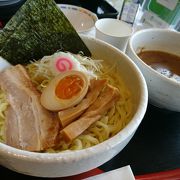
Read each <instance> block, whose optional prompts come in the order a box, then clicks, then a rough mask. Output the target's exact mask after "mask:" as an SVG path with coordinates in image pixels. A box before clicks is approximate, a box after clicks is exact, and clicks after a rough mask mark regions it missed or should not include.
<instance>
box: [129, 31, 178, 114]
mask: <svg viewBox="0 0 180 180" xmlns="http://www.w3.org/2000/svg"><path fill="white" fill-rule="evenodd" d="M142 48H143V50H160V51H165V52H169V53H172V54H176V55H179V56H180V33H179V32H176V31H172V30H165V29H146V30H141V31H138V32H136V33H135V34H133V35H132V36H131V38H130V40H129V43H128V47H127V50H126V53H127V55H128V56H129V57H130V58H131V59H132V60H133V61H134V62H135V63H136V64H137V65H138V67H139V68H140V70H141V71H142V73H143V75H144V77H145V79H146V82H147V86H148V92H149V100H150V103H152V104H153V105H155V106H157V107H160V108H164V109H168V110H172V111H178V112H180V82H178V81H176V80H173V79H170V78H168V77H166V76H164V75H162V74H160V73H158V72H157V71H155V70H154V69H152V68H151V67H150V66H148V65H147V64H146V63H144V62H143V61H142V60H141V59H140V58H139V57H138V56H137V54H136V53H137V52H138V51H140V49H142ZM179 68H180V67H179Z"/></svg>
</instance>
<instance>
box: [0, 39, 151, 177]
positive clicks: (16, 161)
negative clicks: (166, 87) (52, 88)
mask: <svg viewBox="0 0 180 180" xmlns="http://www.w3.org/2000/svg"><path fill="white" fill-rule="evenodd" d="M81 37H82V36H81ZM82 38H83V41H84V42H85V44H86V45H87V47H88V48H89V49H90V51H91V52H92V55H93V57H94V58H97V59H103V60H105V61H107V62H108V63H109V64H110V65H111V66H113V65H114V64H116V66H118V68H119V75H120V76H121V77H122V79H123V80H124V82H125V84H126V86H127V87H128V88H129V90H130V91H131V94H132V99H133V117H132V119H131V120H130V122H129V123H128V124H127V125H126V127H125V128H124V129H123V130H121V131H120V132H119V133H118V134H116V135H115V136H113V137H112V138H110V139H108V140H106V141H104V142H102V143H100V144H98V145H95V146H93V147H90V148H87V149H83V150H76V151H65V152H60V153H36V152H28V151H23V150H19V149H16V148H13V147H10V146H8V145H6V144H3V143H0V164H1V165H3V166H5V167H7V168H9V169H11V170H13V171H17V172H19V173H23V174H27V175H32V176H39V177H65V176H71V175H75V174H80V173H83V172H86V171H89V170H91V169H93V168H96V167H98V166H100V165H102V164H104V163H105V162H107V161H109V160H110V159H111V158H113V157H114V156H115V155H116V154H118V153H119V152H120V151H121V150H122V149H123V148H124V147H125V146H126V145H127V143H128V142H129V141H130V139H131V138H132V137H133V135H134V133H135V131H136V130H137V128H138V126H139V124H140V123H141V121H142V119H143V117H144V114H145V112H146V108H147V102H148V92H147V85H146V82H145V79H144V77H143V75H142V74H141V72H140V70H139V69H138V67H137V66H136V65H135V63H133V62H132V61H131V60H130V58H128V56H126V55H125V54H124V53H122V52H121V51H120V50H118V49H116V48H115V47H113V46H111V45H109V44H107V43H105V42H103V41H100V40H97V39H94V38H91V37H85V36H84V37H82Z"/></svg>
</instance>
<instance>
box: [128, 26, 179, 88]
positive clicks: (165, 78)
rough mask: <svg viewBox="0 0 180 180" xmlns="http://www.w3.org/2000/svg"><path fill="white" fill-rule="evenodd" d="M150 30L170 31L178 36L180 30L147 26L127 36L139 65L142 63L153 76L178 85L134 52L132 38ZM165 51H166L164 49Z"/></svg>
mask: <svg viewBox="0 0 180 180" xmlns="http://www.w3.org/2000/svg"><path fill="white" fill-rule="evenodd" d="M151 32H164V33H171V34H176V35H178V36H180V32H177V31H174V30H171V29H160V28H149V29H143V30H139V31H137V32H135V33H134V34H133V35H132V36H131V37H130V38H129V42H128V44H129V47H130V50H131V52H132V53H133V55H134V56H135V57H136V59H137V60H138V62H139V63H141V65H143V66H144V67H145V68H146V69H147V70H148V71H150V72H152V73H153V74H154V75H155V76H157V77H159V78H160V79H162V80H163V81H167V82H168V83H170V84H172V85H174V86H177V87H180V82H178V81H176V80H174V79H171V78H168V77H166V76H164V75H162V74H161V73H158V72H157V71H156V70H155V69H153V68H151V67H150V66H149V65H147V64H146V63H145V62H144V61H143V60H142V59H141V58H139V56H138V55H137V54H136V52H135V50H134V48H133V45H132V44H133V40H134V38H136V37H137V36H139V35H140V34H143V33H151ZM165 52H166V51H165Z"/></svg>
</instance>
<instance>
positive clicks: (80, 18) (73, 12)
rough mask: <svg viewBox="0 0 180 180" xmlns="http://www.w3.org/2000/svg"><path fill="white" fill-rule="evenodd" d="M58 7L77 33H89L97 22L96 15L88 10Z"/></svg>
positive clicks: (74, 7) (68, 6) (75, 7)
mask: <svg viewBox="0 0 180 180" xmlns="http://www.w3.org/2000/svg"><path fill="white" fill-rule="evenodd" d="M58 6H59V8H60V9H61V11H62V12H63V13H64V15H65V16H66V17H67V19H68V20H69V21H70V23H71V24H72V26H73V27H74V29H75V30H76V31H77V32H78V33H86V32H88V31H91V30H92V29H93V27H94V25H95V22H96V21H97V20H98V18H97V16H96V14H95V13H93V12H91V11H89V10H88V9H85V8H82V7H78V6H74V5H68V4H58Z"/></svg>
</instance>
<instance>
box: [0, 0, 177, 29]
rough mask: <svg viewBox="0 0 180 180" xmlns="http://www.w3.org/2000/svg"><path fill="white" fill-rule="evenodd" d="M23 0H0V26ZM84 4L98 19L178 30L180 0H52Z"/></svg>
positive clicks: (136, 25)
mask: <svg viewBox="0 0 180 180" xmlns="http://www.w3.org/2000/svg"><path fill="white" fill-rule="evenodd" d="M25 1H26V0H0V27H1V28H2V27H3V26H4V25H5V24H6V23H7V21H8V20H9V19H10V18H11V17H12V15H13V14H14V13H15V12H16V11H17V10H18V9H19V7H20V6H21V5H22V4H23V3H24V2H25ZM55 1H56V3H58V4H72V5H77V6H81V7H84V8H86V9H88V10H90V11H92V12H94V13H96V14H97V16H98V18H99V19H100V18H106V17H110V18H118V19H120V20H123V21H125V22H127V23H129V24H131V25H132V26H134V27H135V28H137V29H143V28H149V27H160V28H172V29H175V30H177V31H180V0H96V1H90V0H55Z"/></svg>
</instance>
